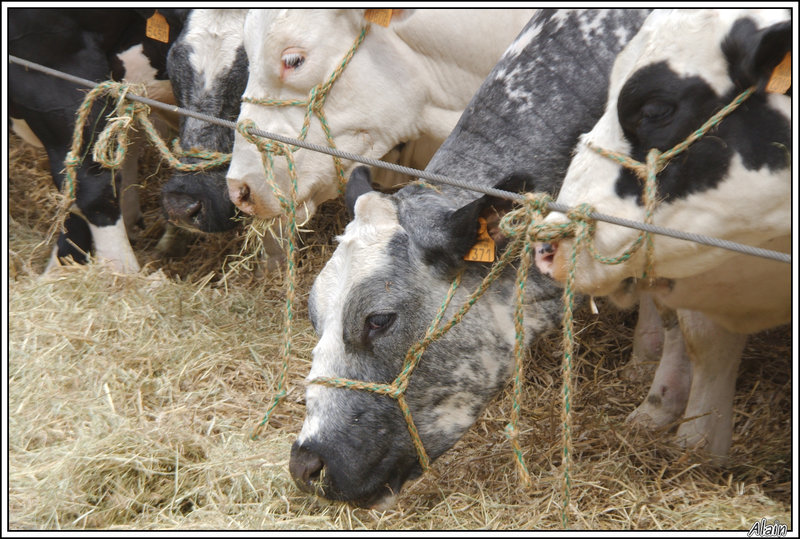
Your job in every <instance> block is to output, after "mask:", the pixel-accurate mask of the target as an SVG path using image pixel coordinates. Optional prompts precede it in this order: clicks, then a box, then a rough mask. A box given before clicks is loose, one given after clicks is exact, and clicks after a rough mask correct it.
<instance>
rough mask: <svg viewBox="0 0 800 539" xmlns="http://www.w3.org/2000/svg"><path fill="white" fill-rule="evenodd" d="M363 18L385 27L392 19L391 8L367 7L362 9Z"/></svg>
mask: <svg viewBox="0 0 800 539" xmlns="http://www.w3.org/2000/svg"><path fill="white" fill-rule="evenodd" d="M364 18H365V19H367V20H368V21H369V22H374V23H375V24H380V25H381V26H384V27H386V26H389V22H391V20H392V10H391V9H368V10H366V11H364Z"/></svg>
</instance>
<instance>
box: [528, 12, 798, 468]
mask: <svg viewBox="0 0 800 539" xmlns="http://www.w3.org/2000/svg"><path fill="white" fill-rule="evenodd" d="M791 45H792V25H791V18H790V13H789V11H788V10H783V9H764V10H727V9H723V10H699V11H695V10H657V11H655V12H654V13H653V14H652V15H651V16H650V17H649V18H648V20H647V21H646V23H645V24H644V26H643V27H642V29H641V31H640V32H639V34H638V35H637V36H636V37H635V38H634V39H633V40H632V41H631V42H630V43H629V44H628V46H627V47H626V48H625V50H623V51H622V52H621V53H620V55H619V57H618V58H617V60H616V62H615V64H614V70H613V72H612V74H611V76H610V82H609V87H610V90H609V96H608V103H607V105H606V110H605V113H604V114H603V116H602V117H601V118H600V119H599V120H598V121H597V122H596V125H594V126H593V128H592V129H590V130H589V131H587V133H586V134H585V135H583V136H582V137H581V143H580V145H579V147H578V148H577V150H576V154H575V156H574V158H573V160H572V162H571V163H570V165H569V170H568V172H567V174H566V177H565V179H564V184H563V187H562V188H561V191H560V193H559V195H558V199H557V201H558V202H560V203H562V204H564V205H566V206H570V207H574V206H577V205H578V204H580V203H588V204H591V205H592V207H594V209H595V210H596V211H598V212H601V213H606V214H609V215H614V216H617V217H623V218H628V219H631V220H643V219H644V215H645V210H644V209H643V200H644V198H643V197H644V195H643V187H642V183H641V182H640V180H639V179H638V178H637V177H636V175H635V174H634V173H633V172H632V171H631V170H629V169H628V168H623V167H621V165H620V164H619V163H618V162H617V161H613V160H611V159H609V158H608V157H607V156H606V155H601V152H606V151H608V150H610V151H615V152H620V153H622V154H624V155H625V156H629V157H631V158H632V159H634V160H637V161H640V162H644V161H645V158H646V156H647V154H648V153H650V151H651V149H653V148H655V149H657V150H658V151H659V152H666V151H667V150H669V149H670V148H672V147H674V146H676V145H677V144H678V143H680V142H682V141H683V140H684V139H687V137H689V135H690V134H692V133H693V132H694V131H695V130H698V128H700V126H701V125H703V124H704V122H706V121H707V120H709V119H710V118H711V117H712V115H714V114H715V113H717V111H721V110H723V109H725V107H726V106H727V105H729V104H730V103H732V102H733V101H734V98H736V97H737V96H740V97H739V98H738V99H739V100H741V98H742V97H741V96H743V92H745V91H749V90H748V89H750V88H754V93H752V95H749V97H746V95H747V94H744V96H743V97H745V100H744V101H742V102H741V104H740V105H739V106H738V108H736V109H735V110H733V111H732V112H729V113H728V115H727V116H726V117H724V118H723V119H722V120H721V121H720V122H719V123H718V124H717V125H716V127H715V128H714V129H713V130H712V131H710V132H708V133H707V134H705V136H703V137H701V138H699V139H698V140H696V141H695V142H694V143H692V144H691V145H689V146H688V148H687V149H686V150H685V151H684V152H683V153H682V154H680V155H678V156H677V157H675V158H674V159H673V160H671V161H669V163H668V164H667V165H666V168H664V169H663V170H662V171H661V172H660V173H659V174H658V175H657V176H656V186H657V201H658V203H657V205H656V207H655V211H653V212H652V222H653V223H654V224H656V225H661V226H664V227H668V228H673V229H678V230H685V231H688V232H696V233H701V234H705V235H708V236H712V237H715V238H720V239H725V240H729V241H734V242H739V243H743V244H747V245H752V246H760V247H763V248H767V249H771V250H775V251H781V252H788V251H789V249H790V245H791V199H792V198H791V195H792V191H791V188H792V184H791V170H790V166H789V163H790V161H791V140H792V139H791V135H792V133H791V121H790V118H791V95H790V92H789V90H788V86H786V85H784V86H775V83H776V82H777V81H778V80H779V79H780V78H781V75H782V73H781V71H780V69H781V68H780V66H781V65H782V61H784V59H785V58H788V54H789V53H790V51H791ZM786 69H788V67H787V68H786ZM787 78H788V72H787ZM725 110H730V109H725ZM548 220H549V221H550V222H552V223H556V224H558V223H562V222H563V220H564V218H563V216H561V215H557V214H551V215H550V216H549V217H548ZM636 234H637V233H636V232H635V231H631V230H629V229H623V228H619V227H615V226H613V225H608V224H606V223H599V224H597V226H596V230H595V232H594V236H593V242H594V245H595V248H596V249H597V251H598V252H599V253H600V254H601V255H603V256H617V255H618V254H619V253H621V252H622V250H623V249H624V248H625V247H626V246H627V245H628V244H631V243H632V241H633V239H634V237H635V236H636ZM574 241H575V240H574V239H564V240H562V241H559V242H558V243H556V244H554V245H552V246H550V248H548V249H543V251H546V253H545V254H542V255H541V256H539V257H538V261H537V262H538V265H539V267H540V268H541V270H542V271H543V272H545V273H547V274H549V275H552V276H553V277H555V278H556V279H557V280H560V281H563V280H564V279H565V276H566V271H567V258H568V257H569V256H570V253H571V252H572V248H573V245H574ZM649 257H650V260H649V261H648V260H647V258H648V255H647V253H646V252H644V250H640V252H637V253H636V254H635V255H634V256H633V257H631V258H630V259H628V261H627V262H625V263H622V264H619V265H617V266H605V265H602V264H600V263H599V262H597V261H595V260H594V258H593V257H592V256H590V255H589V254H587V252H586V250H581V251H580V252H579V253H578V260H577V265H576V270H575V285H576V289H577V290H579V291H583V292H586V293H591V294H594V295H609V297H612V296H613V295H614V294H616V293H617V292H618V291H619V290H620V289H623V288H629V287H631V286H632V285H633V286H637V287H639V288H640V289H642V290H646V291H647V292H648V293H649V294H651V295H653V296H654V297H655V299H656V301H657V302H658V304H659V305H662V306H664V307H666V308H669V309H675V310H677V321H676V322H677V323H678V324H679V326H680V329H681V331H682V334H683V340H684V343H685V346H686V350H687V352H688V357H689V359H690V361H691V363H684V364H673V365H663V366H664V367H665V368H664V373H658V372H657V374H656V377H655V380H654V382H653V386H652V388H651V390H650V394H649V396H648V400H649V401H650V404H651V406H650V412H652V413H654V414H660V415H661V416H662V418H661V419H660V420H659V422H661V423H663V422H664V421H668V420H669V419H677V418H679V417H680V416H681V415H683V416H684V418H685V419H684V421H683V422H682V423H681V425H680V427H679V428H678V431H677V440H678V442H679V443H681V444H683V445H684V446H686V447H688V448H697V449H702V450H704V452H705V453H707V454H708V455H709V456H710V457H711V459H712V461H713V462H715V463H718V464H724V463H725V462H726V461H727V459H728V455H729V451H730V445H731V440H732V429H733V409H732V407H733V397H734V394H735V382H736V377H737V372H738V366H739V362H740V359H741V353H742V349H743V347H744V344H745V340H746V336H747V335H748V334H751V333H754V332H758V331H761V330H764V329H767V328H770V327H773V326H777V325H780V324H784V323H787V322H788V321H789V320H790V317H791V295H790V290H791V286H790V285H791V280H790V279H791V268H790V266H789V265H787V264H783V263H781V262H777V261H774V260H768V259H763V258H756V257H753V256H749V255H744V254H741V253H738V252H734V251H728V250H722V249H718V248H712V247H707V246H702V245H699V244H695V243H692V242H687V241H682V240H676V239H672V238H668V237H661V236H654V237H653V248H652V253H651V254H650V255H649ZM646 267H647V268H649V271H647V275H646V277H647V278H642V277H643V276H644V273H645V271H644V270H645V268H646ZM676 385H678V386H681V387H684V388H688V390H687V391H685V392H684V393H685V395H683V397H682V402H680V400H679V401H677V402H672V403H671V404H670V408H671V410H670V411H668V412H664V411H662V410H660V408H661V400H660V397H661V394H662V392H663V391H671V388H673V387H675V386H676ZM678 393H681V392H680V391H679V392H678Z"/></svg>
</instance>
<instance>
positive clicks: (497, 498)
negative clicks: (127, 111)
mask: <svg viewBox="0 0 800 539" xmlns="http://www.w3.org/2000/svg"><path fill="white" fill-rule="evenodd" d="M46 165H47V160H46V157H45V156H44V153H43V152H41V151H38V150H35V149H32V148H31V147H29V146H26V145H24V144H23V143H21V142H20V141H19V139H16V138H12V142H11V154H10V175H9V184H8V189H9V208H10V209H9V212H10V216H9V225H10V226H9V229H8V249H9V251H8V252H9V283H8V288H9V303H8V312H9V317H8V320H9V321H8V343H9V344H8V439H9V453H8V458H9V460H8V463H9V464H8V466H9V474H8V477H9V485H8V488H9V497H8V515H9V526H10V528H11V529H47V530H52V529H73V530H74V529H98V528H102V529H126V530H127V529H184V530H185V529H225V530H241V529H270V530H281V529H305V530H310V529H321V530H335V529H367V530H387V529H392V530H412V529H413V530H419V529H434V530H470V529H519V530H534V529H553V530H556V529H560V527H561V507H560V504H561V501H562V499H563V498H562V496H561V468H560V467H559V464H560V454H561V441H560V436H561V432H560V389H561V387H560V383H561V382H560V361H561V359H560V349H559V346H560V345H559V341H560V336H559V335H553V336H552V338H550V339H543V340H542V342H539V343H537V344H536V346H535V347H534V348H533V349H532V350H531V353H530V355H531V357H530V360H529V361H528V364H527V367H526V377H527V383H526V384H525V386H524V393H523V400H522V407H523V412H522V417H521V420H520V428H521V430H522V436H521V442H522V446H523V448H524V450H525V458H526V462H527V463H528V466H529V469H530V471H531V474H532V477H533V486H532V488H530V489H528V490H524V489H522V488H521V487H520V486H519V483H518V481H517V477H516V472H515V469H514V463H513V460H512V456H511V452H510V448H509V444H508V442H507V440H506V438H505V436H504V434H503V426H504V425H505V424H506V422H507V421H508V413H509V410H510V404H511V398H510V391H509V392H506V393H505V394H504V395H502V396H501V397H499V398H498V399H495V401H493V402H492V403H491V404H490V405H489V407H488V408H487V410H486V411H485V413H484V414H483V416H482V417H481V419H480V420H479V421H478V422H477V423H476V425H474V426H473V427H472V429H470V431H469V432H468V433H467V435H466V436H465V437H464V438H463V439H462V440H461V441H460V442H459V443H458V444H457V445H456V446H455V448H454V449H452V450H451V451H449V452H448V453H447V454H445V455H444V456H443V457H441V458H440V459H439V460H438V461H437V462H436V463H434V465H433V472H432V473H431V474H427V475H425V476H423V477H422V478H420V479H418V480H416V481H415V482H413V483H411V484H409V485H407V487H406V489H404V491H403V493H402V494H401V495H400V497H399V498H398V502H397V505H396V506H395V507H394V508H393V509H392V510H389V511H386V512H377V511H372V510H365V509H356V508H352V507H350V506H348V505H344V504H338V503H329V502H325V501H322V500H319V499H315V498H311V497H309V496H307V495H305V494H303V493H301V492H300V491H299V490H298V489H297V488H296V487H295V486H294V484H293V482H292V480H291V478H290V476H289V472H288V459H289V448H290V446H291V443H292V441H293V440H294V439H295V437H296V435H297V433H298V432H299V429H300V426H301V424H302V420H303V415H304V409H303V395H304V388H303V385H302V379H303V378H304V377H305V375H306V374H307V372H308V370H309V367H310V357H311V349H312V348H313V346H314V344H315V336H314V333H313V330H312V329H311V327H310V324H309V322H308V321H307V317H306V312H305V303H306V298H307V294H308V290H309V288H310V286H311V283H312V282H313V279H314V276H315V275H316V273H317V272H318V271H319V269H320V268H321V267H322V265H323V264H324V263H325V261H326V260H327V258H328V257H329V256H330V253H331V252H332V250H333V249H334V248H335V246H334V243H333V240H332V238H333V236H334V235H335V234H337V233H339V232H341V230H342V229H343V227H344V224H345V219H346V218H345V217H344V215H343V214H344V212H343V208H342V207H341V203H340V202H338V201H337V202H332V203H328V204H326V205H325V206H323V207H322V209H321V211H320V212H319V214H318V215H317V216H316V217H315V218H314V219H313V220H312V221H311V222H310V223H308V224H307V225H306V227H305V228H307V229H308V230H309V231H308V232H306V233H304V234H303V251H302V254H301V263H300V281H301V282H300V286H299V290H300V292H299V302H298V303H299V305H298V310H299V313H298V322H297V335H296V342H295V344H294V350H295V354H296V358H295V359H293V362H292V364H291V366H290V390H289V394H288V397H287V399H286V401H285V402H284V403H283V404H281V405H280V406H279V408H278V409H277V411H276V413H275V414H274V415H273V417H272V419H271V421H270V425H269V426H268V427H267V428H266V429H265V431H264V432H263V434H262V436H261V438H260V439H259V440H257V441H252V440H250V438H249V434H250V433H251V431H252V430H253V428H254V427H255V426H256V424H257V423H258V422H259V421H260V420H261V418H262V417H263V414H264V412H265V411H266V409H267V406H268V404H269V402H270V400H271V397H272V395H273V392H274V390H275V383H276V380H277V377H278V373H279V370H280V365H279V361H278V358H279V354H280V348H281V326H282V323H283V319H282V309H283V302H284V297H283V286H282V280H281V276H280V275H275V274H269V273H268V272H265V271H264V270H263V268H257V267H252V268H250V269H249V270H248V269H246V268H241V269H240V270H239V271H236V272H234V271H231V270H230V264H229V263H230V262H231V261H235V260H236V256H237V254H238V253H239V250H240V249H241V246H242V242H243V237H244V232H243V230H244V229H239V230H235V231H232V232H228V233H223V234H219V235H212V236H209V235H205V236H202V235H191V236H190V240H191V241H190V243H191V244H190V246H189V251H188V254H187V255H186V256H184V257H182V258H172V259H168V258H164V257H162V256H160V255H159V254H158V253H156V252H155V244H156V242H157V241H158V238H159V235H160V233H161V231H162V230H163V220H162V219H161V217H160V213H159V209H158V204H157V192H158V189H159V186H160V184H161V183H162V182H163V181H164V180H165V179H166V177H167V175H168V171H165V170H162V169H159V167H158V166H157V162H156V161H155V160H154V159H151V160H150V161H148V162H146V163H144V164H143V165H142V177H143V178H145V181H144V186H143V201H144V205H145V211H146V213H145V223H146V227H145V229H144V230H139V231H138V232H137V233H136V237H135V239H134V241H133V246H134V250H135V251H136V253H137V256H138V257H139V259H140V262H142V263H143V265H144V269H143V270H142V272H140V273H139V274H137V275H132V276H125V275H116V274H113V273H111V272H110V271H108V270H107V269H104V268H102V267H100V266H97V265H88V266H69V267H64V268H61V269H59V270H58V271H56V272H53V273H52V274H49V275H47V276H44V277H42V276H40V273H41V271H42V270H43V268H44V266H45V264H46V262H47V258H48V256H49V247H48V246H42V245H39V243H40V242H41V241H42V239H43V238H44V235H45V233H46V232H47V229H48V227H49V226H50V220H49V219H50V216H51V215H52V212H51V210H52V207H53V202H54V198H53V192H54V188H53V187H52V183H51V181H50V179H49V176H48V172H47V166H46ZM226 262H227V264H226ZM226 268H227V270H226ZM600 313H601V314H600V315H599V316H594V315H592V314H591V313H589V312H585V311H581V312H580V313H579V314H578V318H577V325H576V328H577V329H578V335H577V339H578V351H579V354H578V360H577V369H576V384H575V386H576V397H575V398H576V407H575V412H574V427H573V428H574V433H575V434H574V469H573V473H572V507H571V511H570V525H571V526H572V527H573V528H578V529H600V530H611V529H614V530H664V529H675V530H683V529H738V530H749V529H750V527H751V526H752V524H753V523H755V522H756V521H759V520H760V519H762V518H767V519H768V520H770V521H772V519H776V518H777V519H778V520H779V521H780V522H782V523H789V522H791V520H790V519H791V516H792V513H791V510H792V505H791V503H792V497H791V496H792V475H793V474H792V467H791V466H792V438H791V413H792V408H793V401H792V387H791V365H792V363H791V361H792V353H793V350H792V347H793V340H792V335H791V328H790V327H788V326H787V327H782V328H777V329H774V330H771V331H769V332H765V333H763V334H760V335H757V336H755V337H754V338H752V339H751V340H750V342H749V345H748V347H747V349H746V351H745V358H744V361H743V365H742V368H741V374H740V377H739V383H738V386H737V394H736V402H735V421H736V424H735V430H734V440H733V448H732V451H731V463H732V464H731V465H730V466H729V467H728V468H724V469H723V468H714V467H712V466H710V465H708V464H707V463H704V462H703V460H702V457H700V456H698V455H694V454H692V453H688V452H685V451H682V450H680V449H679V448H677V447H675V446H673V445H671V442H670V440H671V438H670V433H671V432H674V427H673V428H671V429H666V431H665V432H656V433H651V432H642V431H638V430H635V429H632V428H630V427H629V426H628V425H626V424H625V422H624V420H625V417H626V416H627V414H628V413H629V412H630V411H631V410H633V408H634V407H635V406H636V405H638V403H639V402H640V401H641V399H642V398H643V397H644V396H645V395H646V391H647V384H646V383H642V382H636V381H630V380H629V379H628V378H626V377H625V376H624V372H625V371H624V366H625V364H626V362H627V360H628V357H629V356H630V351H631V337H632V332H633V326H634V323H635V314H634V313H626V312H619V311H616V310H614V309H613V308H611V307H610V306H608V305H605V304H604V303H602V302H600ZM412 383H413V378H412Z"/></svg>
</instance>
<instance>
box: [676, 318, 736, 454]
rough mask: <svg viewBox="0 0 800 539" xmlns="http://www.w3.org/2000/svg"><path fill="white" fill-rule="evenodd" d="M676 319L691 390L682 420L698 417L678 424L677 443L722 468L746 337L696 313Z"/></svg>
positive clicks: (729, 437) (728, 445)
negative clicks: (706, 455)
mask: <svg viewBox="0 0 800 539" xmlns="http://www.w3.org/2000/svg"><path fill="white" fill-rule="evenodd" d="M678 319H679V321H680V326H681V330H682V331H683V336H684V338H685V339H686V349H687V351H688V353H689V357H690V359H691V361H692V387H691V390H690V392H689V402H688V403H687V405H686V412H685V413H684V417H686V418H693V417H697V419H690V420H688V421H684V422H683V423H682V424H681V426H680V427H679V428H678V434H677V438H678V442H679V443H680V444H681V445H684V446H685V447H689V448H702V449H704V450H705V451H707V452H708V453H709V454H710V455H711V456H712V458H713V459H714V461H715V462H716V463H718V464H723V463H724V462H725V461H726V460H727V457H728V452H729V451H730V446H731V440H732V438H733V397H734V394H735V391H736V376H737V374H738V372H739V363H740V362H741V359H742V350H743V349H744V344H745V341H746V340H747V336H746V335H743V334H738V333H731V332H729V331H727V330H725V329H723V328H722V327H721V326H719V325H718V324H716V323H715V322H713V321H712V320H711V319H709V318H708V317H707V316H705V315H703V314H701V313H698V312H695V311H685V310H681V311H679V312H678Z"/></svg>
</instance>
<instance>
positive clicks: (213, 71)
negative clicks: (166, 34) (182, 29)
mask: <svg viewBox="0 0 800 539" xmlns="http://www.w3.org/2000/svg"><path fill="white" fill-rule="evenodd" d="M246 14H247V10H246V9H198V10H195V11H193V12H192V14H191V15H190V16H189V20H188V21H187V27H188V28H189V33H188V34H187V35H186V36H185V38H184V40H185V42H186V43H187V44H188V45H189V46H191V48H192V53H191V54H190V56H189V61H190V62H191V65H192V68H193V69H194V71H195V72H196V73H197V74H198V76H200V77H201V79H202V81H203V86H204V88H205V89H210V88H211V87H212V86H213V84H214V81H215V80H216V79H217V77H219V76H220V75H221V74H222V73H223V72H224V71H225V70H226V69H228V68H230V66H231V65H233V63H234V61H235V60H236V50H237V49H238V48H239V47H240V46H241V45H242V28H243V26H244V19H245V15H246Z"/></svg>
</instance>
